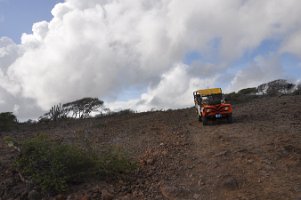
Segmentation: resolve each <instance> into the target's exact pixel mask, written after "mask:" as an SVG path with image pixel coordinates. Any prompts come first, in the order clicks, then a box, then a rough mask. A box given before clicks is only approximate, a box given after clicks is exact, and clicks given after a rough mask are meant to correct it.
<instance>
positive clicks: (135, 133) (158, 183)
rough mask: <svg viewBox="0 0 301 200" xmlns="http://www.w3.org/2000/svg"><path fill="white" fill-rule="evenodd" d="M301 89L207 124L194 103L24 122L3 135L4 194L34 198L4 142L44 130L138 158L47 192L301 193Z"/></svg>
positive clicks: (168, 195)
mask: <svg viewBox="0 0 301 200" xmlns="http://www.w3.org/2000/svg"><path fill="white" fill-rule="evenodd" d="M300 111H301V96H300V95H299V96H282V97H266V98H260V99H256V100H254V101H251V102H248V103H244V104H238V105H236V106H234V114H233V119H234V122H233V123H232V124H227V123H226V122H223V121H216V122H212V123H211V124H210V125H208V126H204V127H203V126H202V124H201V123H199V122H198V121H197V117H196V112H195V110H194V109H193V108H189V109H181V110H174V111H166V112H161V111H158V112H147V113H137V114H126V115H119V116H118V115H116V116H108V117H102V118H97V119H85V120H76V121H68V122H58V123H49V124H36V125H34V126H30V127H23V128H20V129H19V130H18V131H16V132H14V133H1V137H0V176H1V178H0V200H4V199H5V200H6V199H33V197H32V196H33V195H32V193H33V191H32V188H31V187H30V186H28V184H25V183H24V182H22V181H21V180H20V177H19V176H18V173H17V172H15V171H14V170H13V167H12V160H13V159H14V157H15V156H16V152H15V150H13V149H11V148H8V147H7V145H5V144H4V141H3V137H4V136H5V135H10V136H13V137H15V138H17V139H18V140H21V139H23V138H27V137H31V136H33V135H36V134H39V133H41V132H43V133H46V134H49V135H51V136H52V137H54V138H57V139H59V140H63V141H65V142H67V143H79V144H81V145H91V146H94V147H98V148H99V149H102V148H103V147H105V146H112V145H113V146H115V147H118V148H121V149H124V150H125V151H127V152H128V153H129V155H131V157H132V158H133V159H135V160H137V162H138V163H139V169H137V170H136V171H135V172H133V173H132V174H130V175H128V177H124V178H119V179H113V180H102V181H93V182H92V181H91V182H88V183H84V184H81V185H77V186H74V187H71V189H70V191H68V192H67V193H65V194H59V195H57V196H54V197H43V198H44V199H81V200H87V199H124V200H125V199H129V200H132V199H133V200H135V199H137V200H143V199H149V200H153V199H158V200H159V199H183V200H184V199H187V200H188V199H206V200H207V199H208V200H210V199H212V200H213V199H216V200H219V199H223V200H224V199H229V200H230V199H241V200H247V199H250V200H251V199H254V200H255V199H271V200H277V199H279V200H280V199H281V200H282V199H293V200H294V199H295V200H297V199H301V114H300V113H301V112H300Z"/></svg>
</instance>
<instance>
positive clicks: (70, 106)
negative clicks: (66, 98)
mask: <svg viewBox="0 0 301 200" xmlns="http://www.w3.org/2000/svg"><path fill="white" fill-rule="evenodd" d="M103 103H104V102H103V101H102V100H99V99H98V98H91V97H86V98H82V99H79V100H76V101H72V102H70V103H65V104H63V108H64V110H66V112H68V113H72V117H75V118H77V117H78V118H85V117H88V116H89V115H90V113H91V112H96V111H98V109H99V108H101V107H103Z"/></svg>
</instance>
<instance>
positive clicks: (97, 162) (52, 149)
mask: <svg viewBox="0 0 301 200" xmlns="http://www.w3.org/2000/svg"><path fill="white" fill-rule="evenodd" d="M20 150H21V153H20V155H19V157H18V158H17V160H16V167H17V170H18V171H19V172H20V173H21V174H22V175H23V176H25V177H27V178H28V179H31V180H32V181H33V183H34V184H35V185H37V186H38V187H40V188H41V189H42V191H44V192H54V193H57V192H61V191H65V190H66V189H67V188H68V186H70V184H73V183H81V182H83V181H85V180H88V179H89V178H94V177H98V178H102V177H103V176H105V175H116V174H118V173H126V172H130V171H131V170H132V169H134V168H133V167H132V166H134V165H132V163H131V162H130V161H129V159H128V158H127V157H126V156H124V155H123V154H119V153H115V152H112V151H109V152H108V153H107V154H104V155H98V154H96V153H94V152H89V151H85V150H83V149H81V148H79V147H77V146H75V145H70V144H69V145H67V144H62V143H58V142H56V141H53V140H51V139H49V138H48V137H46V136H44V135H40V136H37V137H34V138H30V139H27V140H25V141H23V142H21V144H20Z"/></svg>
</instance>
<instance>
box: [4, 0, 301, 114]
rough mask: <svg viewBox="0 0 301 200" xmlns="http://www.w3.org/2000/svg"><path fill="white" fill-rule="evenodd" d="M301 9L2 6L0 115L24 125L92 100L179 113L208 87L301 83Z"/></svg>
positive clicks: (201, 4)
mask: <svg viewBox="0 0 301 200" xmlns="http://www.w3.org/2000/svg"><path fill="white" fill-rule="evenodd" d="M58 2H62V3H61V4H60V5H58V6H56V7H55V9H54V10H53V15H54V16H52V14H51V10H52V8H53V7H54V5H56V4H57V3H58ZM300 8H301V1H299V0H290V1H279V2H278V3H277V4H275V1H274V0H265V1H262V0H252V1H241V0H227V1H220V0H203V1H199V0H189V1H175V0H156V1H149V0H130V1H123V0H120V1H95V0H68V1H63V0H61V1H58V0H53V1H45V0H0V112H1V111H14V112H16V115H18V116H20V117H23V118H28V117H31V116H37V115H40V114H41V113H43V112H45V111H47V110H48V109H49V108H50V107H51V106H53V105H55V104H58V103H65V102H69V101H72V100H75V99H78V98H82V97H87V96H89V97H99V98H100V99H102V100H105V104H107V105H109V107H110V106H111V108H112V109H120V108H122V109H124V108H131V109H133V110H138V111H145V110H149V109H152V108H155V109H162V108H164V109H165V108H167V109H168V108H181V107H187V106H191V105H192V104H193V102H192V98H191V94H192V91H194V90H196V89H200V88H204V87H205V88H207V87H222V88H223V89H224V91H227V92H232V91H238V90H239V89H242V88H246V87H255V86H258V85H259V84H262V83H264V82H267V81H272V80H275V79H279V78H282V79H289V80H291V81H300V78H301V64H300V63H301V20H300V19H301V11H300ZM53 19H54V20H53ZM40 21H44V22H42V23H36V22H40ZM33 24H34V27H35V28H34V31H33V32H32V26H33ZM22 33H27V34H26V35H25V36H24V38H23V40H22V43H21V41H20V38H21V35H22ZM3 36H5V37H8V38H11V39H12V40H13V41H14V42H15V43H14V42H12V41H11V40H9V39H7V38H5V37H3Z"/></svg>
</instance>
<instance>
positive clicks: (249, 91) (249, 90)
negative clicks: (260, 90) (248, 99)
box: [238, 87, 257, 95]
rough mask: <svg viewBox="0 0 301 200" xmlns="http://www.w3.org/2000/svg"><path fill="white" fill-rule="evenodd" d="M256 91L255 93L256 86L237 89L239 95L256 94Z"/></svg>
mask: <svg viewBox="0 0 301 200" xmlns="http://www.w3.org/2000/svg"><path fill="white" fill-rule="evenodd" d="M256 93H257V88H256V87H253V88H245V89H242V90H239V91H238V94H241V95H248V94H256Z"/></svg>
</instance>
